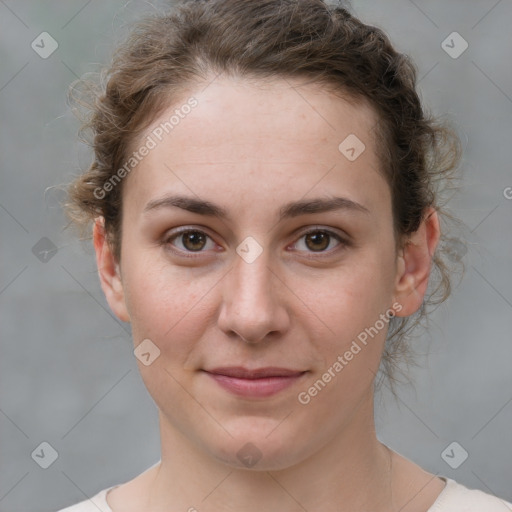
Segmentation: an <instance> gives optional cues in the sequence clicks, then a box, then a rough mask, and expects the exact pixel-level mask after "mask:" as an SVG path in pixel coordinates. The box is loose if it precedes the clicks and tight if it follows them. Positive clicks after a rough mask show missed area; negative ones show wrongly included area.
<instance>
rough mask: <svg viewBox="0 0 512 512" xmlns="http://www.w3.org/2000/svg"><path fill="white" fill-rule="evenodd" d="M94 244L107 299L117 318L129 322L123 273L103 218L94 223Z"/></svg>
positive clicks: (99, 273) (102, 285)
mask: <svg viewBox="0 0 512 512" xmlns="http://www.w3.org/2000/svg"><path fill="white" fill-rule="evenodd" d="M93 242H94V250H95V252H96V265H97V267H98V275H99V278H100V283H101V288H102V290H103V293H104V294H105V298H106V299H107V302H108V304H109V306H110V309H111V310H112V311H113V312H114V314H115V315H116V316H117V318H119V319H120V320H122V321H123V322H129V321H130V315H129V314H128V309H127V307H126V302H125V296H124V288H123V282H122V280H121V272H120V269H119V264H118V263H117V261H116V259H115V257H114V254H113V253H112V249H111V247H110V244H109V242H108V239H107V236H106V233H105V223H104V219H103V217H98V218H96V219H95V221H94V227H93Z"/></svg>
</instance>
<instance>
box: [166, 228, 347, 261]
mask: <svg viewBox="0 0 512 512" xmlns="http://www.w3.org/2000/svg"><path fill="white" fill-rule="evenodd" d="M185 233H201V234H203V235H205V236H206V237H208V238H209V239H210V240H212V238H211V236H210V235H208V233H206V232H204V231H202V230H201V229H196V228H190V227H186V228H180V229H179V230H177V231H175V232H174V233H172V234H170V235H168V236H165V237H164V239H163V240H162V245H164V246H165V247H166V248H167V247H168V246H172V244H171V242H172V241H173V240H175V239H177V238H179V236H180V235H183V234H185ZM312 233H324V234H327V235H328V236H329V237H331V238H334V239H335V240H337V241H338V242H339V245H338V246H337V247H338V248H340V249H343V248H344V247H349V246H350V245H351V244H350V242H349V241H348V240H346V239H344V238H342V237H341V236H340V235H338V234H337V233H335V232H334V231H331V230H329V229H325V228H319V227H318V228H314V229H310V230H308V231H305V232H303V233H301V234H300V236H299V238H298V240H300V239H302V238H304V237H305V236H307V235H310V234H312ZM295 243H297V242H295ZM169 250H170V251H172V252H173V253H174V254H177V255H178V256H182V257H185V258H198V257H201V253H204V252H205V251H197V252H195V253H194V251H187V250H182V249H175V248H171V249H169ZM336 250H337V249H336V248H334V249H331V250H328V251H319V252H316V253H315V252H314V251H307V252H310V253H311V254H312V255H313V256H307V257H309V258H314V259H316V258H318V257H320V258H322V255H325V254H327V255H329V256H330V255H331V253H333V252H334V251H336ZM300 252H303V251H300Z"/></svg>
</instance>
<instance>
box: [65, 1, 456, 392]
mask: <svg viewBox="0 0 512 512" xmlns="http://www.w3.org/2000/svg"><path fill="white" fill-rule="evenodd" d="M212 73H213V74H215V75H217V74H220V73H223V74H226V75H231V76H240V77H244V78H306V79H310V81H311V82H313V83H318V84H319V85H322V86H325V87H328V88H329V89H331V90H333V91H336V92H338V93H339V94H341V95H345V96H347V95H349V96H350V97H352V98H354V99H359V100H363V101H367V102H369V104H370V105H371V106H372V107H373V108H374V109H375V111H376V112H377V114H378V117H379V120H380V121H379V123H378V124H377V126H376V127H375V130H376V135H377V141H378V142H379V144H378V151H379V156H380V160H381V163H382V170H381V172H383V174H384V176H385V177H386V180H387V182H388V183H389V186H390V190H391V195H392V210H393V221H394V227H395V235H396V240H397V247H398V246H399V245H402V244H404V243H407V236H408V235H410V234H411V233H413V232H414V231H416V230H417V229H418V227H419V226H420V223H421V221H422V219H423V216H424V214H425V211H426V208H427V207H429V206H433V207H434V208H436V210H437V211H438V214H440V217H441V222H442V227H443V223H444V222H445V221H446V220H447V219H451V220H454V221H455V222H459V221H458V220H457V219H455V217H453V215H451V214H449V213H448V212H447V211H446V210H444V209H443V207H444V204H442V200H441V188H440V185H441V184H444V185H446V184H450V183H452V182H453V180H454V178H455V174H454V173H455V171H456V168H457V165H458V161H459V158H460V142H459V139H458V137H457V136H456V135H455V132H454V131H453V130H452V129H450V128H449V127H448V125H447V123H442V122H441V121H440V120H439V119H436V118H435V117H433V116H431V115H427V114H426V112H425V109H424V108H423V107H422V103H421V101H420V98H419V96H418V93H417V91H416V83H417V72H416V68H415V66H414V64H413V63H412V62H411V60H410V59H409V57H408V56H406V55H404V54H401V53H399V52H397V51H396V50H395V49H394V48H393V46H392V45H391V43H390V41H389V39H388V37H387V36H386V35H385V33H384V32H383V31H382V30H380V29H379V28H376V27H373V26H370V25H366V24H364V23H362V22H361V21H360V20H358V19H357V18H356V17H354V16H353V15H351V14H350V13H349V11H348V10H347V9H346V8H342V7H339V6H333V5H332V6H331V5H328V4H326V3H325V2H323V1H322V0H258V1H254V0H209V1H207V0H196V1H191V0H189V1H183V2H181V3H180V4H178V5H177V6H175V7H173V8H172V10H171V11H170V12H169V13H164V14H156V15H153V16H150V17H148V18H145V19H144V20H143V21H141V22H139V23H137V24H136V25H135V26H134V27H133V29H132V30H131V32H130V34H129V36H128V38H127V39H126V40H125V41H124V43H123V44H121V45H120V46H119V47H118V49H117V51H116V53H115V54H114V58H113V62H112V64H111V66H110V68H109V69H107V70H106V73H104V74H103V83H102V84H97V85H96V86H95V87H94V89H93V90H92V93H93V94H92V98H93V99H92V101H89V103H87V101H86V102H85V104H86V105H89V108H88V112H89V117H88V118H87V119H86V120H85V122H84V124H83V130H84V129H89V130H90V132H91V133H92V143H91V144H92V148H93V150H94V159H93V162H92V164H91V166H90V167H89V169H88V170H87V171H85V172H84V173H83V174H81V175H80V176H78V177H77V178H76V180H75V181H74V182H73V183H72V184H71V186H70V187H69V201H68V203H67V204H66V210H67V212H68V214H69V216H70V218H71V219H72V221H74V222H75V224H78V225H81V226H82V227H86V226H89V223H90V221H92V220H93V219H94V218H95V217H98V216H102V217H103V218H104V220H105V228H106V231H107V234H108V236H109V241H110V243H111V244H112V247H113V250H114V254H115V256H116V258H117V259H118V261H119V259H120V246H121V230H120V226H121V213H122V208H121V199H122V194H121V192H122V183H119V186H114V187H109V188H112V190H110V191H109V192H108V194H105V196H104V197H101V198H98V197H97V194H95V193H94V192H95V190H99V189H103V187H104V186H105V184H106V183H107V182H108V180H109V179H111V178H112V176H113V175H114V174H115V172H116V171H117V170H118V169H120V168H121V167H122V166H123V163H125V161H126V158H127V156H128V154H129V153H128V151H129V148H130V147H131V145H132V144H133V143H134V141H135V140H136V138H137V136H138V135H139V134H141V132H142V130H143V129H144V128H146V127H147V126H148V125H149V124H150V122H151V121H152V120H153V119H155V117H156V116H157V115H158V114H159V113H160V112H161V111H163V109H165V108H168V106H169V105H170V104H172V103H173V102H176V101H177V98H178V96H179V95H180V94H182V93H183V91H184V89H185V87H186V86H187V85H189V84H194V83H196V84H197V83H198V82H201V81H205V80H207V78H208V77H209V76H211V75H212ZM80 83H82V84H85V85H86V86H87V88H88V89H86V90H89V92H91V89H90V87H91V85H93V84H90V83H87V82H85V81H82V82H80ZM77 90H78V89H73V88H72V89H71V92H72V94H71V96H72V100H73V99H77V98H76V96H74V92H76V91H77ZM78 101H79V102H80V101H82V100H81V98H79V99H78ZM83 104H84V103H83V102H82V105H83ZM457 244H458V246H457V247H458V248H459V249H458V254H455V256H454V251H453V249H450V240H449V239H447V237H446V234H445V232H444V229H443V233H442V238H441V243H440V245H439V246H438V249H437V251H436V253H435V254H434V257H433V268H432V273H431V278H430V282H429V291H428V293H427V294H426V296H425V300H424V302H423V305H422V307H421V308H420V310H418V311H417V312H416V313H415V314H414V315H412V316H410V317H407V318H392V319H391V322H390V330H389V333H388V339H387V340H386V346H385V349H384V354H383V359H382V365H381V370H382V372H383V374H384V375H383V376H384V377H388V379H389V382H390V384H391V388H392V390H393V383H394V380H395V374H394V371H393V370H394V369H395V368H398V364H399V363H401V362H403V361H405V360H407V362H408V363H409V362H411V361H412V360H411V359H410V358H409V355H410V352H411V350H410V346H409V343H408V338H409V334H410V332H411V330H412V329H413V328H414V327H416V326H417V325H418V324H419V323H420V320H421V319H422V318H426V307H427V306H430V305H436V304H439V303H441V302H443V301H444V300H445V299H446V298H447V297H448V296H449V295H450V292H451V275H450V269H449V264H450V262H451V263H453V264H455V265H456V266H458V267H460V266H462V267H463V265H462V262H461V259H460V253H461V250H460V247H461V244H462V245H463V243H462V242H460V241H457ZM447 256H448V260H450V261H447V259H446V257H447Z"/></svg>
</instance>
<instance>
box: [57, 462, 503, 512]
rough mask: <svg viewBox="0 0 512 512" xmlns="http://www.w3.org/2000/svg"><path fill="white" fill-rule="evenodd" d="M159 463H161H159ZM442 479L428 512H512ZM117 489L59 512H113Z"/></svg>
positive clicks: (496, 500)
mask: <svg viewBox="0 0 512 512" xmlns="http://www.w3.org/2000/svg"><path fill="white" fill-rule="evenodd" d="M159 463H160V461H158V462H157V464H159ZM157 464H155V466H156V465H157ZM151 467H154V466H151ZM149 469H151V468H149ZM149 469H148V470H147V471H149ZM440 478H441V479H442V480H443V481H445V482H446V486H445V487H444V489H443V490H442V491H441V494H440V495H439V496H438V497H437V500H436V501H435V502H434V504H433V505H432V506H431V507H430V508H429V509H428V510H427V512H512V503H509V502H508V501H505V500H502V499H501V498H497V497H495V496H493V495H491V494H487V493H485V492H482V491H479V490H476V489H468V488H467V487H465V486H464V485H462V484H459V483H457V482H456V481H455V480H452V479H451V478H448V477H444V476H440ZM116 487H119V485H113V486H112V487H108V488H107V489H103V490H102V491H100V492H99V493H98V494H96V495H94V496H93V497H92V498H91V499H88V500H84V501H81V502H80V503H77V504H76V505H71V506H70V507H67V508H63V509H61V510H59V511H58V512H113V511H112V509H111V508H110V507H109V505H108V503H107V493H108V491H110V490H111V489H115V488H116ZM116 512H117V511H116ZM119 512H120V511H119Z"/></svg>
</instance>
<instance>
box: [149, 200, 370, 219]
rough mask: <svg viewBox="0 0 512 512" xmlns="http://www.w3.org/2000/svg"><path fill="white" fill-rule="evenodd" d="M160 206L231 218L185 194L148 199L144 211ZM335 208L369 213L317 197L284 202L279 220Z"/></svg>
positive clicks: (348, 202)
mask: <svg viewBox="0 0 512 512" xmlns="http://www.w3.org/2000/svg"><path fill="white" fill-rule="evenodd" d="M161 208H181V209H182V210H186V211H189V212H192V213H197V214H199V215H206V216H208V217H216V218H218V219H222V220H231V217H230V215H229V213H228V211H227V210H226V209H225V208H223V207H222V206H219V205H216V204H213V203H211V202H210V201H204V200H201V199H195V198H193V197H187V196H179V195H175V196H165V197H162V198H160V199H154V200H152V201H149V202H148V203H147V205H146V206H145V207H144V213H146V212H150V211H154V210H159V209H161ZM336 210H346V211H353V212H361V213H366V214H370V213H371V212H370V210H368V208H366V207H365V206H363V205H362V204H360V203H356V202H355V201H352V200H351V199H348V198H346V197H332V198H329V199H323V198H317V199H308V200H301V201H294V202H290V203H287V204H285V205H284V206H283V207H282V208H281V209H280V211H279V221H282V220H284V219H287V218H293V217H298V216H299V215H305V214H313V213H324V212H330V211H336Z"/></svg>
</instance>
